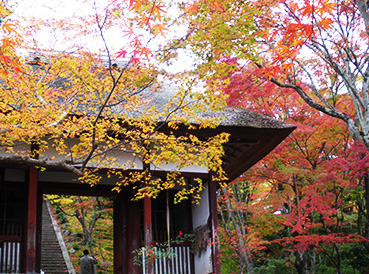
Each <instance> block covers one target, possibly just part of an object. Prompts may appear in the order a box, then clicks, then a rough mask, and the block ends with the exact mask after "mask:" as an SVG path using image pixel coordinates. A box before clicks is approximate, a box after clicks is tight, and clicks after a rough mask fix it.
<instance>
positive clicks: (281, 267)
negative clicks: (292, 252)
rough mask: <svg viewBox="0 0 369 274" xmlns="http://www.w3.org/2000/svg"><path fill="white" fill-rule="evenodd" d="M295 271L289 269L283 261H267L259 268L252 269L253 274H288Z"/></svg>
mask: <svg viewBox="0 0 369 274" xmlns="http://www.w3.org/2000/svg"><path fill="white" fill-rule="evenodd" d="M292 270H293V271H296V270H295V269H291V267H289V266H288V265H287V263H286V261H285V260H283V259H269V260H265V263H264V264H263V265H261V266H259V267H255V268H254V274H288V273H291V272H292Z"/></svg>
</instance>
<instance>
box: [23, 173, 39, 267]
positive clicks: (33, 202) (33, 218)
mask: <svg viewBox="0 0 369 274" xmlns="http://www.w3.org/2000/svg"><path fill="white" fill-rule="evenodd" d="M36 227H37V169H36V168H34V167H31V168H30V169H29V186H28V216H27V232H26V246H25V251H26V258H25V271H26V273H36V272H39V269H37V270H36V263H37V261H36V245H37V241H36V240H37V229H36Z"/></svg>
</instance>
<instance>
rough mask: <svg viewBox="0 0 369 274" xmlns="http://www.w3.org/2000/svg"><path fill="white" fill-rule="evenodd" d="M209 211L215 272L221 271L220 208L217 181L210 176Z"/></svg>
mask: <svg viewBox="0 0 369 274" xmlns="http://www.w3.org/2000/svg"><path fill="white" fill-rule="evenodd" d="M208 189H209V211H210V224H209V225H210V235H211V240H212V245H211V256H212V263H213V272H212V273H213V274H221V273H220V250H219V235H218V208H217V183H216V182H214V181H212V180H211V177H210V178H209V188H208Z"/></svg>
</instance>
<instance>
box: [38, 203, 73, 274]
mask: <svg viewBox="0 0 369 274" xmlns="http://www.w3.org/2000/svg"><path fill="white" fill-rule="evenodd" d="M41 269H42V270H43V271H44V272H45V274H69V273H68V269H67V266H66V264H65V262H64V258H63V254H62V251H61V249H60V246H59V242H58V240H57V237H56V234H55V231H54V228H53V226H52V221H51V219H50V216H49V213H48V210H47V208H46V204H45V202H44V205H43V210H42V239H41Z"/></svg>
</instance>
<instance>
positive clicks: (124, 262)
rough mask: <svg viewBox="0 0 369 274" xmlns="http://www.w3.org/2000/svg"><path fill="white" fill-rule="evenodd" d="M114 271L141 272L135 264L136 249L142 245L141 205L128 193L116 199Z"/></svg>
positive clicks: (124, 273)
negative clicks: (131, 199)
mask: <svg viewBox="0 0 369 274" xmlns="http://www.w3.org/2000/svg"><path fill="white" fill-rule="evenodd" d="M113 216H114V273H115V274H139V273H140V268H139V267H138V266H135V265H134V264H133V259H134V257H135V255H136V254H135V253H133V251H134V250H137V249H138V248H139V247H140V240H141V237H140V207H139V204H138V202H132V201H130V198H129V195H127V193H125V194H123V195H119V196H118V197H117V199H116V200H115V201H114V215H113Z"/></svg>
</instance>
